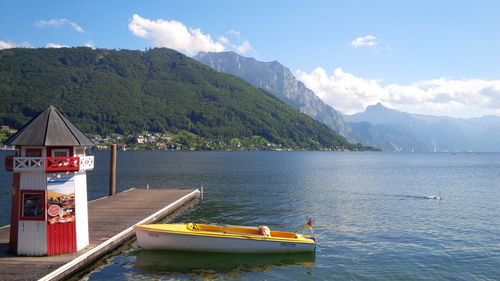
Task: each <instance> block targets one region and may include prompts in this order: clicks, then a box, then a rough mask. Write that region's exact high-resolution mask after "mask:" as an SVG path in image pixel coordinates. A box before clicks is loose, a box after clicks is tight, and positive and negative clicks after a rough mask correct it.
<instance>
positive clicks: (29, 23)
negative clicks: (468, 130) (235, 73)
mask: <svg viewBox="0 0 500 281" xmlns="http://www.w3.org/2000/svg"><path fill="white" fill-rule="evenodd" d="M134 15H135V16H134ZM183 28H184V29H185V30H184V31H183ZM499 35H500V1H315V2H314V4H311V2H310V1H246V2H243V1H5V0H0V48H8V47H15V46H17V47H51V46H52V47H58V46H71V47H73V46H84V45H87V46H92V47H96V48H110V49H139V50H144V49H146V48H148V47H155V46H157V47H171V48H174V49H177V50H179V51H181V52H183V53H185V54H187V55H193V54H195V53H196V52H197V51H199V50H211V51H221V50H233V51H237V52H239V53H240V54H242V55H245V56H251V57H256V58H257V59H259V60H263V61H272V60H277V61H279V62H281V63H282V64H284V65H285V66H287V67H289V68H290V69H291V70H292V71H293V72H294V73H295V74H296V76H297V77H298V78H299V79H300V80H302V81H304V82H305V83H306V85H307V86H308V87H310V88H311V89H313V90H314V91H315V92H316V94H317V95H318V96H320V97H321V98H322V99H323V100H324V101H325V102H327V103H328V104H330V105H332V106H334V107H335V108H336V109H339V110H341V111H343V112H346V113H354V112H359V111H361V110H363V109H364V108H365V107H366V106H367V105H369V104H374V103H376V102H382V103H384V104H385V105H387V106H389V107H392V108H396V109H400V110H405V111H410V112H418V113H429V114H437V115H450V116H459V117H471V116H480V115H485V114H497V115H498V114H500V82H499V80H500V67H498V66H499V65H500V36H499ZM183 38H184V39H183ZM183 40H184V41H183Z"/></svg>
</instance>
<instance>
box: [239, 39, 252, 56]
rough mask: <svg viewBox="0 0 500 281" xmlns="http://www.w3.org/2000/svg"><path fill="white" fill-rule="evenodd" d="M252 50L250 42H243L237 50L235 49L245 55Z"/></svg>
mask: <svg viewBox="0 0 500 281" xmlns="http://www.w3.org/2000/svg"><path fill="white" fill-rule="evenodd" d="M251 49H252V46H251V45H250V42H248V41H247V40H245V41H244V42H243V43H241V45H239V46H238V47H237V48H236V51H237V52H238V53H242V54H244V53H247V52H248V51H250V50H251Z"/></svg>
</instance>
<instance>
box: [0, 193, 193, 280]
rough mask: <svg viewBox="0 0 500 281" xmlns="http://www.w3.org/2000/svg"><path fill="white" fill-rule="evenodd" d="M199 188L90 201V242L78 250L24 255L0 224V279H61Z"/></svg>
mask: <svg viewBox="0 0 500 281" xmlns="http://www.w3.org/2000/svg"><path fill="white" fill-rule="evenodd" d="M198 194H199V191H198V190H192V189H191V190H187V189H130V190H127V191H124V192H121V193H118V194H116V195H113V196H110V197H104V198H101V199H97V200H94V201H92V202H89V234H90V245H89V246H88V247H86V248H84V249H83V250H80V251H78V252H76V253H71V254H64V255H57V256H44V257H23V256H15V255H12V254H10V253H9V251H8V249H9V233H10V227H9V226H5V227H2V228H0V280H39V279H41V280H60V279H62V278H65V277H68V276H71V275H72V274H74V273H76V272H78V271H80V270H81V269H82V268H84V267H85V266H87V265H89V264H91V263H92V262H93V261H95V260H96V259H98V258H100V257H102V256H104V255H106V254H107V253H109V252H110V251H111V250H113V249H115V248H116V247H118V246H120V245H121V244H123V243H124V242H126V241H127V240H129V239H130V238H131V237H132V236H133V235H134V232H133V229H132V227H133V226H134V225H136V224H146V223H154V222H157V221H159V220H161V219H162V218H164V217H165V216H167V215H169V214H172V213H173V212H175V211H176V210H178V209H179V208H181V207H182V206H184V205H186V204H187V203H189V202H191V201H192V200H195V199H196V198H197V197H198Z"/></svg>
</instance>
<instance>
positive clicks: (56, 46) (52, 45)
mask: <svg viewBox="0 0 500 281" xmlns="http://www.w3.org/2000/svg"><path fill="white" fill-rule="evenodd" d="M45 48H69V46H68V45H60V44H56V43H48V44H47V46H45Z"/></svg>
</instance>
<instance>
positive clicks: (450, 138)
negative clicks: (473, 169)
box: [344, 103, 500, 152]
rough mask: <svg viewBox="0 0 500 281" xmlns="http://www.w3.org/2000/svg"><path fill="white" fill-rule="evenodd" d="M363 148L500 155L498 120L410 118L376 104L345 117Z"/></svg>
mask: <svg viewBox="0 0 500 281" xmlns="http://www.w3.org/2000/svg"><path fill="white" fill-rule="evenodd" d="M344 118H345V119H346V120H348V121H350V124H351V126H352V127H353V131H354V132H355V134H356V135H355V137H356V138H359V139H363V142H362V143H363V144H365V145H373V146H375V147H380V148H383V149H385V150H389V151H408V152H409V151H420V152H428V151H441V152H443V151H446V152H463V151H471V152H498V151H500V117H497V116H485V117H481V118H470V119H463V118H452V117H444V116H432V115H423V114H411V113H405V112H402V111H398V110H394V109H390V108H387V107H385V106H383V105H382V104H380V103H379V104H376V105H372V106H368V107H367V108H366V110H365V111H364V112H361V113H357V114H353V115H345V116H344Z"/></svg>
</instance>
